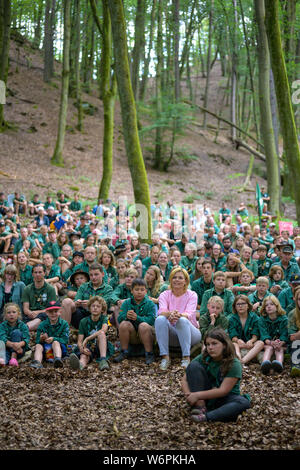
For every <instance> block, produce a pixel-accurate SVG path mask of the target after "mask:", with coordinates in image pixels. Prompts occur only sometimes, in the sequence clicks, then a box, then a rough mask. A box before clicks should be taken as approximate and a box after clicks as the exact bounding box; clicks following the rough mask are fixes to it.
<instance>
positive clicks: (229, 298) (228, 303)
mask: <svg viewBox="0 0 300 470" xmlns="http://www.w3.org/2000/svg"><path fill="white" fill-rule="evenodd" d="M214 295H217V296H218V297H221V299H223V300H224V314H225V315H226V316H227V317H228V315H231V314H232V304H233V301H234V295H233V293H232V292H231V290H229V289H224V290H223V292H222V293H221V294H217V292H216V291H215V288H212V289H208V290H206V291H205V292H204V294H203V297H202V302H201V307H200V316H201V315H203V314H204V313H206V312H207V302H208V301H209V299H210V298H211V297H213V296H214Z"/></svg>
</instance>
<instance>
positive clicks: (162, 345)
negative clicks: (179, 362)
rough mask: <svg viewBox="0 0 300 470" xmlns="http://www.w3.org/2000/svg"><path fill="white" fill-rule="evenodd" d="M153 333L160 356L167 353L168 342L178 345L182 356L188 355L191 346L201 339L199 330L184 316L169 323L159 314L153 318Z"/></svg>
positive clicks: (171, 344)
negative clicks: (172, 323) (173, 323)
mask: <svg viewBox="0 0 300 470" xmlns="http://www.w3.org/2000/svg"><path fill="white" fill-rule="evenodd" d="M155 334H156V339H157V342H158V346H159V351H160V355H161V356H168V355H169V344H170V346H180V347H181V351H182V356H190V352H191V347H192V346H193V345H194V344H197V343H200V341H201V333H200V330H199V329H198V328H196V327H195V326H194V325H192V323H191V322H190V321H189V320H188V319H187V318H184V317H181V318H179V320H178V321H177V322H176V323H175V325H171V323H170V322H169V320H168V319H167V318H166V317H164V316H163V315H159V316H158V317H157V318H156V320H155Z"/></svg>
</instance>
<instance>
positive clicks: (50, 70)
mask: <svg viewBox="0 0 300 470" xmlns="http://www.w3.org/2000/svg"><path fill="white" fill-rule="evenodd" d="M55 3H56V0H46V10H45V32H44V44H43V48H44V82H46V83H47V82H50V80H51V79H52V77H53V74H54V51H53V35H54V23H55V21H54V20H55Z"/></svg>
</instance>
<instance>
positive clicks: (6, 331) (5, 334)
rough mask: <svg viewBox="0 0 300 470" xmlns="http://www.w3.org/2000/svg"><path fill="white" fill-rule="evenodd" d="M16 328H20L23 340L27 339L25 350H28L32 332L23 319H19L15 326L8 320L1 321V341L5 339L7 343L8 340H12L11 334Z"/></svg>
mask: <svg viewBox="0 0 300 470" xmlns="http://www.w3.org/2000/svg"><path fill="white" fill-rule="evenodd" d="M14 330H20V331H21V333H22V334H23V341H25V350H26V351H28V350H29V349H30V348H29V342H30V333H29V329H28V326H27V325H26V323H24V322H22V321H21V320H17V322H16V324H15V325H14V326H10V324H9V323H8V321H7V320H5V321H4V322H2V323H0V341H3V342H4V343H5V344H6V342H7V341H11V334H12V332H13V331H14Z"/></svg>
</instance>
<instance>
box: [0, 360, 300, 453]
mask: <svg viewBox="0 0 300 470" xmlns="http://www.w3.org/2000/svg"><path fill="white" fill-rule="evenodd" d="M110 366H111V367H110V370H109V371H105V372H100V371H99V370H98V367H97V364H96V363H95V362H93V363H91V364H90V365H89V366H88V367H87V368H86V369H84V370H83V371H74V370H72V369H71V368H70V367H69V365H68V360H66V361H65V365H64V368H63V369H54V368H53V366H52V365H51V364H47V365H46V367H44V369H41V370H35V369H31V368H30V367H29V363H25V364H21V365H20V367H19V368H17V369H16V368H12V367H5V368H2V369H0V409H1V410H2V413H1V415H2V417H1V419H0V450H12V449H15V450H100V449H101V450H145V451H147V450H173V451H175V450H178V451H179V450H186V451H191V450H246V449H247V450H250V449H251V450H299V449H300V439H299V437H300V429H299V417H300V395H299V388H300V381H299V380H297V379H293V378H291V377H290V375H289V365H288V364H286V365H285V368H284V371H283V373H282V374H281V375H273V376H269V377H266V376H263V375H262V374H261V373H260V370H259V365H258V364H251V365H250V366H249V367H244V369H243V381H242V386H241V390H242V393H249V394H250V395H251V398H252V405H251V408H250V409H249V410H247V411H246V412H244V414H243V415H242V416H240V417H239V419H238V421H237V422H235V423H201V424H198V423H194V422H192V421H191V419H190V414H189V410H190V408H189V406H188V404H187V403H186V401H185V399H184V397H183V394H182V392H181V388H180V381H181V378H182V376H183V369H182V368H181V367H180V358H173V360H172V365H171V368H170V369H169V370H168V371H167V372H166V373H162V372H160V370H159V358H158V357H157V360H156V362H155V363H154V364H152V365H151V366H146V365H145V363H144V358H142V357H140V358H132V359H128V360H126V361H124V362H122V363H121V364H115V363H113V362H111V363H110Z"/></svg>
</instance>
